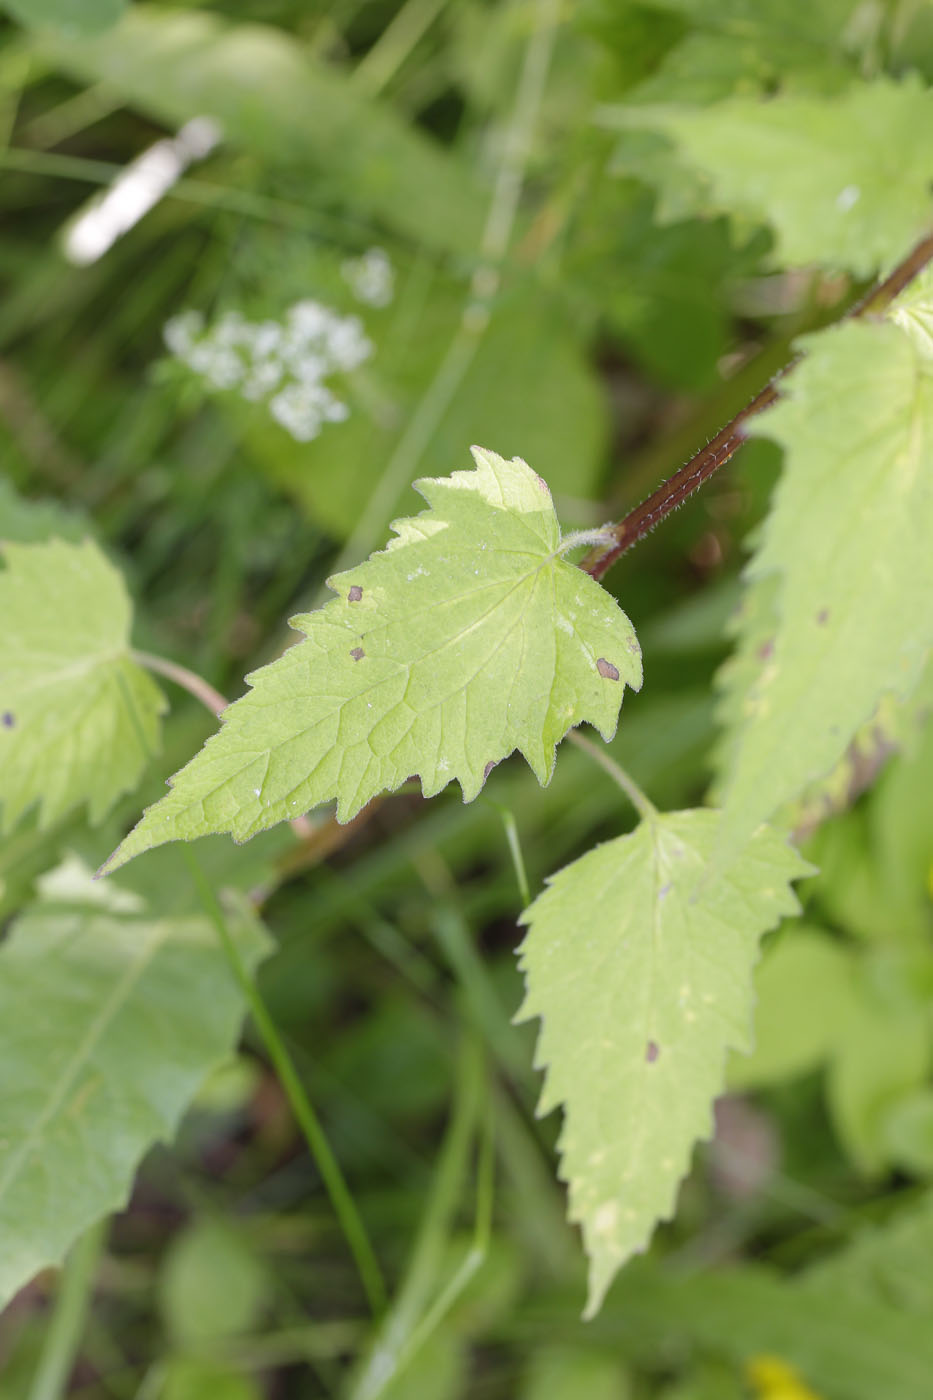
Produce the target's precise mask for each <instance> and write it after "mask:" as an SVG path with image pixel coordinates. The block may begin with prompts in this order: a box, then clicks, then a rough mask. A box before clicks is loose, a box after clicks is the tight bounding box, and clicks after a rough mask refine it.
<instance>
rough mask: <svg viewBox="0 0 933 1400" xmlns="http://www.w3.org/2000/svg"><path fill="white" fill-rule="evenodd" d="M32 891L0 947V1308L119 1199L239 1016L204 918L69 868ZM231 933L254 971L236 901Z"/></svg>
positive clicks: (261, 939)
mask: <svg viewBox="0 0 933 1400" xmlns="http://www.w3.org/2000/svg"><path fill="white" fill-rule="evenodd" d="M44 888H45V894H46V899H45V900H44V901H40V902H39V903H37V904H34V905H33V906H32V907H31V908H30V910H29V912H28V913H27V914H26V915H24V917H23V918H21V919H20V920H19V922H18V923H17V924H16V925H15V926H14V928H13V931H12V933H11V934H10V936H9V938H8V939H7V941H6V942H5V943H4V944H3V947H2V948H0V1022H2V1024H3V1030H4V1054H3V1069H4V1075H5V1080H6V1084H5V1089H4V1092H3V1094H2V1096H0V1099H2V1107H0V1236H2V1238H3V1250H2V1252H0V1307H2V1306H3V1305H4V1304H5V1303H6V1302H7V1301H8V1300H9V1298H10V1297H11V1296H12V1294H13V1293H14V1292H16V1290H17V1289H18V1288H20V1287H21V1286H22V1285H23V1284H24V1283H26V1282H27V1281H28V1280H29V1279H30V1278H31V1277H32V1276H33V1275H34V1274H35V1273H36V1272H37V1270H39V1269H41V1268H43V1267H45V1266H46V1265H50V1264H57V1263H58V1262H60V1260H61V1258H62V1256H63V1254H64V1253H65V1251H66V1250H67V1249H68V1247H69V1245H70V1244H71V1243H72V1241H73V1240H74V1239H75V1238H76V1237H77V1236H78V1235H79V1234H81V1232H82V1231H83V1230H85V1229H86V1228H87V1227H88V1226H89V1225H91V1224H92V1222H93V1221H95V1220H97V1219H99V1218H100V1217H101V1216H102V1215H105V1214H107V1213H108V1212H109V1211H112V1210H116V1209H118V1208H119V1207H120V1206H122V1205H123V1203H124V1202H125V1201H126V1199H127V1196H128V1194H129V1189H130V1186H131V1184H132V1179H133V1174H134V1172H135V1170H136V1167H137V1165H138V1163H139V1160H140V1158H141V1157H142V1155H143V1153H144V1152H146V1150H147V1149H148V1148H149V1147H150V1146H151V1145H152V1144H153V1143H154V1142H157V1141H160V1140H161V1141H165V1140H167V1139H169V1138H170V1137H171V1136H172V1135H173V1133H174V1131H175V1129H176V1127H177V1125H178V1121H179V1119H180V1117H181V1115H182V1113H183V1112H184V1110H185V1108H186V1106H187V1104H188V1103H189V1102H190V1100H191V1099H192V1098H193V1096H194V1094H195V1093H196V1091H197V1089H198V1087H199V1085H200V1084H201V1083H202V1081H203V1080H204V1079H205V1078H206V1077H207V1075H208V1073H209V1071H210V1070H211V1069H212V1068H213V1067H214V1066H215V1065H217V1064H218V1063H220V1062H221V1061H222V1060H223V1059H224V1058H225V1057H226V1056H227V1055H229V1053H230V1049H231V1047H232V1045H233V1043H234V1042H235V1040H236V1038H237V1034H238V1031H239V1026H240V1021H241V1018H242V1014H243V1007H242V1001H241V997H240V993H239V990H238V989H237V987H236V985H235V983H234V980H233V976H232V974H231V972H230V971H229V969H228V966H227V963H226V960H225V957H224V954H223V952H222V951H221V949H220V946H219V943H218V940H217V933H216V930H215V929H214V927H213V925H212V924H211V923H210V922H209V921H208V920H207V919H204V918H201V919H163V918H155V917H153V916H152V915H151V914H150V913H149V912H148V911H147V910H146V908H145V906H143V905H142V902H141V901H140V900H138V899H137V898H136V896H134V895H132V894H130V893H129V892H127V891H125V890H120V889H119V888H118V887H114V886H111V885H106V886H104V885H99V884H98V885H95V884H93V883H92V882H91V880H90V876H89V873H88V872H86V871H82V869H81V868H80V867H79V866H78V864H77V862H72V863H71V864H69V865H67V866H66V867H64V868H63V869H62V870H59V871H58V872H57V873H56V875H55V876H54V877H53V878H52V879H51V881H50V882H48V883H46V884H45V887H44ZM231 931H232V933H233V935H234V937H235V938H236V939H237V941H238V944H239V947H240V951H241V954H242V956H243V958H244V960H245V961H246V962H247V963H248V964H249V965H250V966H255V964H256V963H257V962H258V960H259V958H260V957H261V956H262V955H263V954H264V952H265V950H266V948H267V946H268V943H267V939H266V936H265V934H264V933H263V932H262V931H261V929H260V928H259V926H258V925H257V924H256V923H255V921H253V920H252V918H251V916H249V915H248V914H247V913H246V912H245V911H244V912H241V913H240V914H239V915H238V916H237V918H236V920H235V921H232V930H231Z"/></svg>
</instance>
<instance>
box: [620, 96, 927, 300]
mask: <svg viewBox="0 0 933 1400" xmlns="http://www.w3.org/2000/svg"><path fill="white" fill-rule="evenodd" d="M612 120H613V122H617V123H618V125H619V126H620V127H622V128H623V129H625V130H632V129H636V128H637V129H642V130H645V131H648V132H651V133H654V134H656V135H660V136H664V137H666V138H667V139H668V140H670V141H673V143H674V145H675V147H676V151H677V159H678V161H680V162H683V163H684V164H686V165H687V167H688V168H690V169H691V170H693V171H694V172H696V174H697V175H698V176H699V178H700V179H701V180H702V181H704V182H705V185H706V188H707V191H708V195H707V207H708V208H710V209H717V210H722V211H724V212H726V213H731V214H735V215H739V216H740V217H742V218H743V219H746V220H751V221H752V222H753V223H765V224H767V225H769V227H770V228H771V229H772V231H773V233H774V237H775V256H776V257H777V259H778V260H779V261H780V262H781V263H782V264H785V265H789V266H797V265H800V264H807V263H819V264H822V265H823V266H830V267H842V268H846V269H848V270H849V271H851V272H853V273H855V274H856V275H857V276H860V277H869V276H871V275H872V274H873V273H874V272H876V271H877V269H878V268H879V267H881V266H884V265H885V264H887V263H891V262H894V261H896V260H897V259H898V258H900V257H902V256H903V255H904V252H905V250H907V249H909V248H910V247H911V245H912V244H913V243H914V242H915V241H916V240H917V239H918V238H919V237H920V236H921V234H922V233H923V232H924V231H925V230H926V228H927V227H928V226H929V223H930V218H931V213H933V203H931V199H930V169H931V163H933V135H931V134H930V133H931V132H933V93H930V92H929V91H928V90H927V89H926V88H925V87H924V86H923V85H922V84H921V83H920V82H919V81H916V80H914V79H912V78H906V79H904V80H903V81H902V82H900V83H895V82H892V81H891V80H890V79H887V78H876V79H874V80H873V81H872V82H862V83H858V84H853V85H852V86H851V87H850V88H848V89H846V90H845V91H843V92H841V93H839V94H836V95H831V96H827V97H804V96H796V95H790V96H783V95H781V96H777V97H771V98H768V99H766V100H758V101H749V100H748V99H747V98H744V97H735V98H728V99H725V100H724V101H721V102H717V103H715V104H713V105H712V106H708V107H695V108H691V107H688V106H684V107H675V106H663V107H652V106H640V105H634V104H633V105H627V106H625V107H619V108H616V109H614V111H613V113H612Z"/></svg>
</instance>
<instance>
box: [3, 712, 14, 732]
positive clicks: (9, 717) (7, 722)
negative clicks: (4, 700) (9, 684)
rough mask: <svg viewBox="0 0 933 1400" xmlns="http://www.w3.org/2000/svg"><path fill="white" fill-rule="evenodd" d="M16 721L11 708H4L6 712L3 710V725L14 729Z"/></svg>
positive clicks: (5, 727)
mask: <svg viewBox="0 0 933 1400" xmlns="http://www.w3.org/2000/svg"><path fill="white" fill-rule="evenodd" d="M15 723H16V716H15V715H13V714H11V713H10V711H9V710H4V712H3V727H4V729H12V728H13V726H14V724H15Z"/></svg>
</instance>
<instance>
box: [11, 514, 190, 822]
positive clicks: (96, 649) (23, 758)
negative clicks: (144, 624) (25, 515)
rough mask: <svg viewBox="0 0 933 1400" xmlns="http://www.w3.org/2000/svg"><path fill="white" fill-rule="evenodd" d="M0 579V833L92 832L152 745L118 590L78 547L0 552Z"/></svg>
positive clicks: (94, 554)
mask: <svg viewBox="0 0 933 1400" xmlns="http://www.w3.org/2000/svg"><path fill="white" fill-rule="evenodd" d="M3 562H4V567H3V568H2V569H0V655H2V658H3V662H2V666H0V803H2V813H0V830H3V831H9V830H10V829H11V828H12V827H13V826H14V825H15V823H16V822H17V821H18V820H19V818H20V817H21V816H22V815H23V814H24V813H25V812H26V811H27V810H28V809H29V808H30V807H32V806H33V805H34V804H36V803H38V804H39V824H40V826H41V827H46V826H49V825H50V824H51V823H53V822H55V821H56V820H57V819H58V818H59V817H61V816H63V815H64V814H65V813H66V812H67V811H69V809H70V808H72V807H75V806H77V805H78V804H79V803H82V802H87V804H88V807H89V809H90V817H91V820H92V821H99V820H100V819H101V818H102V817H103V816H104V815H105V813H106V812H107V811H108V809H109V808H110V807H111V806H112V805H113V803H114V802H115V801H116V799H117V798H118V797H119V796H120V795H121V794H122V793H124V792H128V791H129V790H130V789H132V788H133V787H135V786H136V784H137V782H138V780H139V776H140V774H141V773H142V771H143V769H144V767H145V766H146V764H147V763H148V761H149V759H150V758H151V756H152V754H153V753H154V752H156V750H157V749H158V746H159V733H160V725H159V716H160V714H161V713H162V712H163V710H164V709H165V702H164V699H163V697H162V692H161V691H160V690H159V687H158V686H157V685H156V684H155V682H154V681H153V680H152V678H151V677H150V676H149V675H148V674H147V672H145V671H144V670H143V669H142V668H141V667H140V666H138V665H137V664H136V662H135V661H133V660H132V657H131V654H130V623H131V618H132V609H131V605H130V600H129V597H128V596H127V593H126V588H125V587H124V584H123V580H122V579H121V577H120V575H119V573H118V572H117V570H116V569H115V568H114V567H113V565H112V564H110V563H109V562H108V561H107V559H105V557H104V555H103V554H102V553H101V552H100V550H99V549H98V547H97V546H96V545H95V544H94V543H93V542H92V541H90V540H85V541H84V542H83V543H81V544H74V543H67V542H65V541H63V540H50V541H49V542H48V543H46V544H10V543H8V544H6V545H4V546H3Z"/></svg>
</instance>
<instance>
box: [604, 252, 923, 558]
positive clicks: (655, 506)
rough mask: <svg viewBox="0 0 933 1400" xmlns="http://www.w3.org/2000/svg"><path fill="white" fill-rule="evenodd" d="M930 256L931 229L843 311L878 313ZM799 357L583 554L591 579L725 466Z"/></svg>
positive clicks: (889, 302)
mask: <svg viewBox="0 0 933 1400" xmlns="http://www.w3.org/2000/svg"><path fill="white" fill-rule="evenodd" d="M931 259H933V233H929V234H928V235H927V236H926V238H923V239H921V241H920V242H919V243H918V244H917V246H916V247H915V248H913V249H912V250H911V251H910V252H909V253H908V255H907V257H906V258H904V260H903V261H902V262H899V263H898V265H897V267H896V268H895V269H894V271H893V272H892V273H891V274H890V275H889V276H888V277H886V278H885V279H884V281H883V282H879V283H878V285H877V286H876V287H875V288H874V289H873V290H872V291H871V292H869V293H868V295H867V296H866V297H865V298H864V299H863V300H862V301H860V302H858V303H857V305H856V306H854V307H852V309H851V310H850V311H848V312H847V313H846V314H847V316H849V317H855V316H861V317H867V316H876V315H878V313H879V312H881V311H884V310H885V309H886V308H887V307H888V306H890V305H891V303H892V301H894V299H895V298H896V297H898V296H899V295H900V293H901V292H902V291H903V290H904V288H905V287H906V286H908V285H909V283H911V282H912V281H913V279H914V278H915V277H916V276H917V275H918V273H920V272H922V271H923V269H924V268H925V267H926V265H927V263H928V262H930V260H931ZM799 358H800V357H799V356H798V357H796V358H795V359H793V360H791V362H790V364H788V365H785V366H784V368H783V369H782V370H781V371H780V372H779V373H778V374H776V375H775V376H774V378H773V379H772V380H771V381H770V383H768V384H766V385H765V387H764V388H763V389H762V390H761V392H760V393H759V394H756V396H755V398H753V399H752V401H751V403H749V404H746V406H745V407H744V408H743V409H740V410H739V412H738V413H737V414H736V415H735V417H734V418H732V419H730V421H729V422H728V423H727V424H726V426H725V427H724V428H722V429H721V430H720V431H719V432H718V433H717V434H716V436H715V437H714V438H713V439H712V441H711V442H708V443H707V444H706V446H705V447H701V448H700V450H699V451H698V452H695V453H694V454H693V456H692V457H691V458H690V460H689V462H687V463H685V465H684V466H682V467H681V468H680V470H679V471H677V472H675V473H674V475H673V476H672V477H669V478H668V480H667V481H662V483H661V485H660V486H659V487H658V488H657V490H655V491H653V492H652V493H651V495H650V496H649V497H648V498H647V500H644V501H642V503H641V505H639V506H636V507H635V509H634V510H630V511H629V513H628V515H626V516H625V517H624V519H622V520H620V521H619V522H618V524H616V525H612V526H609V530H610V532H611V533H612V534H613V535H614V536H615V544H613V545H611V546H610V547H609V549H605V550H600V549H599V548H596V549H592V550H590V552H589V554H588V555H587V556H586V558H585V559H583V560H582V562H581V564H580V568H581V569H584V570H585V571H586V573H588V574H590V575H591V576H592V577H593V578H595V579H601V578H602V577H603V575H604V574H605V573H606V571H607V570H608V569H611V568H612V565H613V564H614V563H615V562H616V560H617V559H619V558H620V557H621V556H622V555H623V554H625V552H626V551H627V550H629V549H631V547H632V545H633V544H637V543H638V541H639V540H640V539H642V538H643V537H644V536H645V535H647V534H648V533H649V532H650V531H651V530H653V529H654V527H655V526H656V525H657V524H659V523H660V521H662V520H663V519H664V518H665V517H666V516H668V515H670V513H671V511H673V510H676V509H677V507H678V506H680V505H683V503H684V501H685V500H686V499H687V497H688V496H690V495H692V494H693V492H694V491H695V490H696V489H697V487H698V486H702V485H703V482H704V481H707V480H708V479H709V477H711V476H712V475H713V473H714V472H717V471H718V470H719V468H720V467H722V466H725V464H726V462H728V461H729V459H730V457H732V456H733V455H734V454H735V452H736V451H737V450H738V449H739V448H740V447H741V446H742V443H743V442H744V440H745V433H744V424H745V422H746V420H747V419H749V418H752V417H753V416H754V415H755V414H756V413H761V411H762V410H763V409H765V408H770V406H771V405H772V404H773V403H775V402H776V400H777V399H778V397H779V389H778V385H779V383H780V381H781V379H782V378H783V377H784V375H785V374H787V373H788V371H789V370H791V369H793V367H794V365H796V364H798V363H799Z"/></svg>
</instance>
